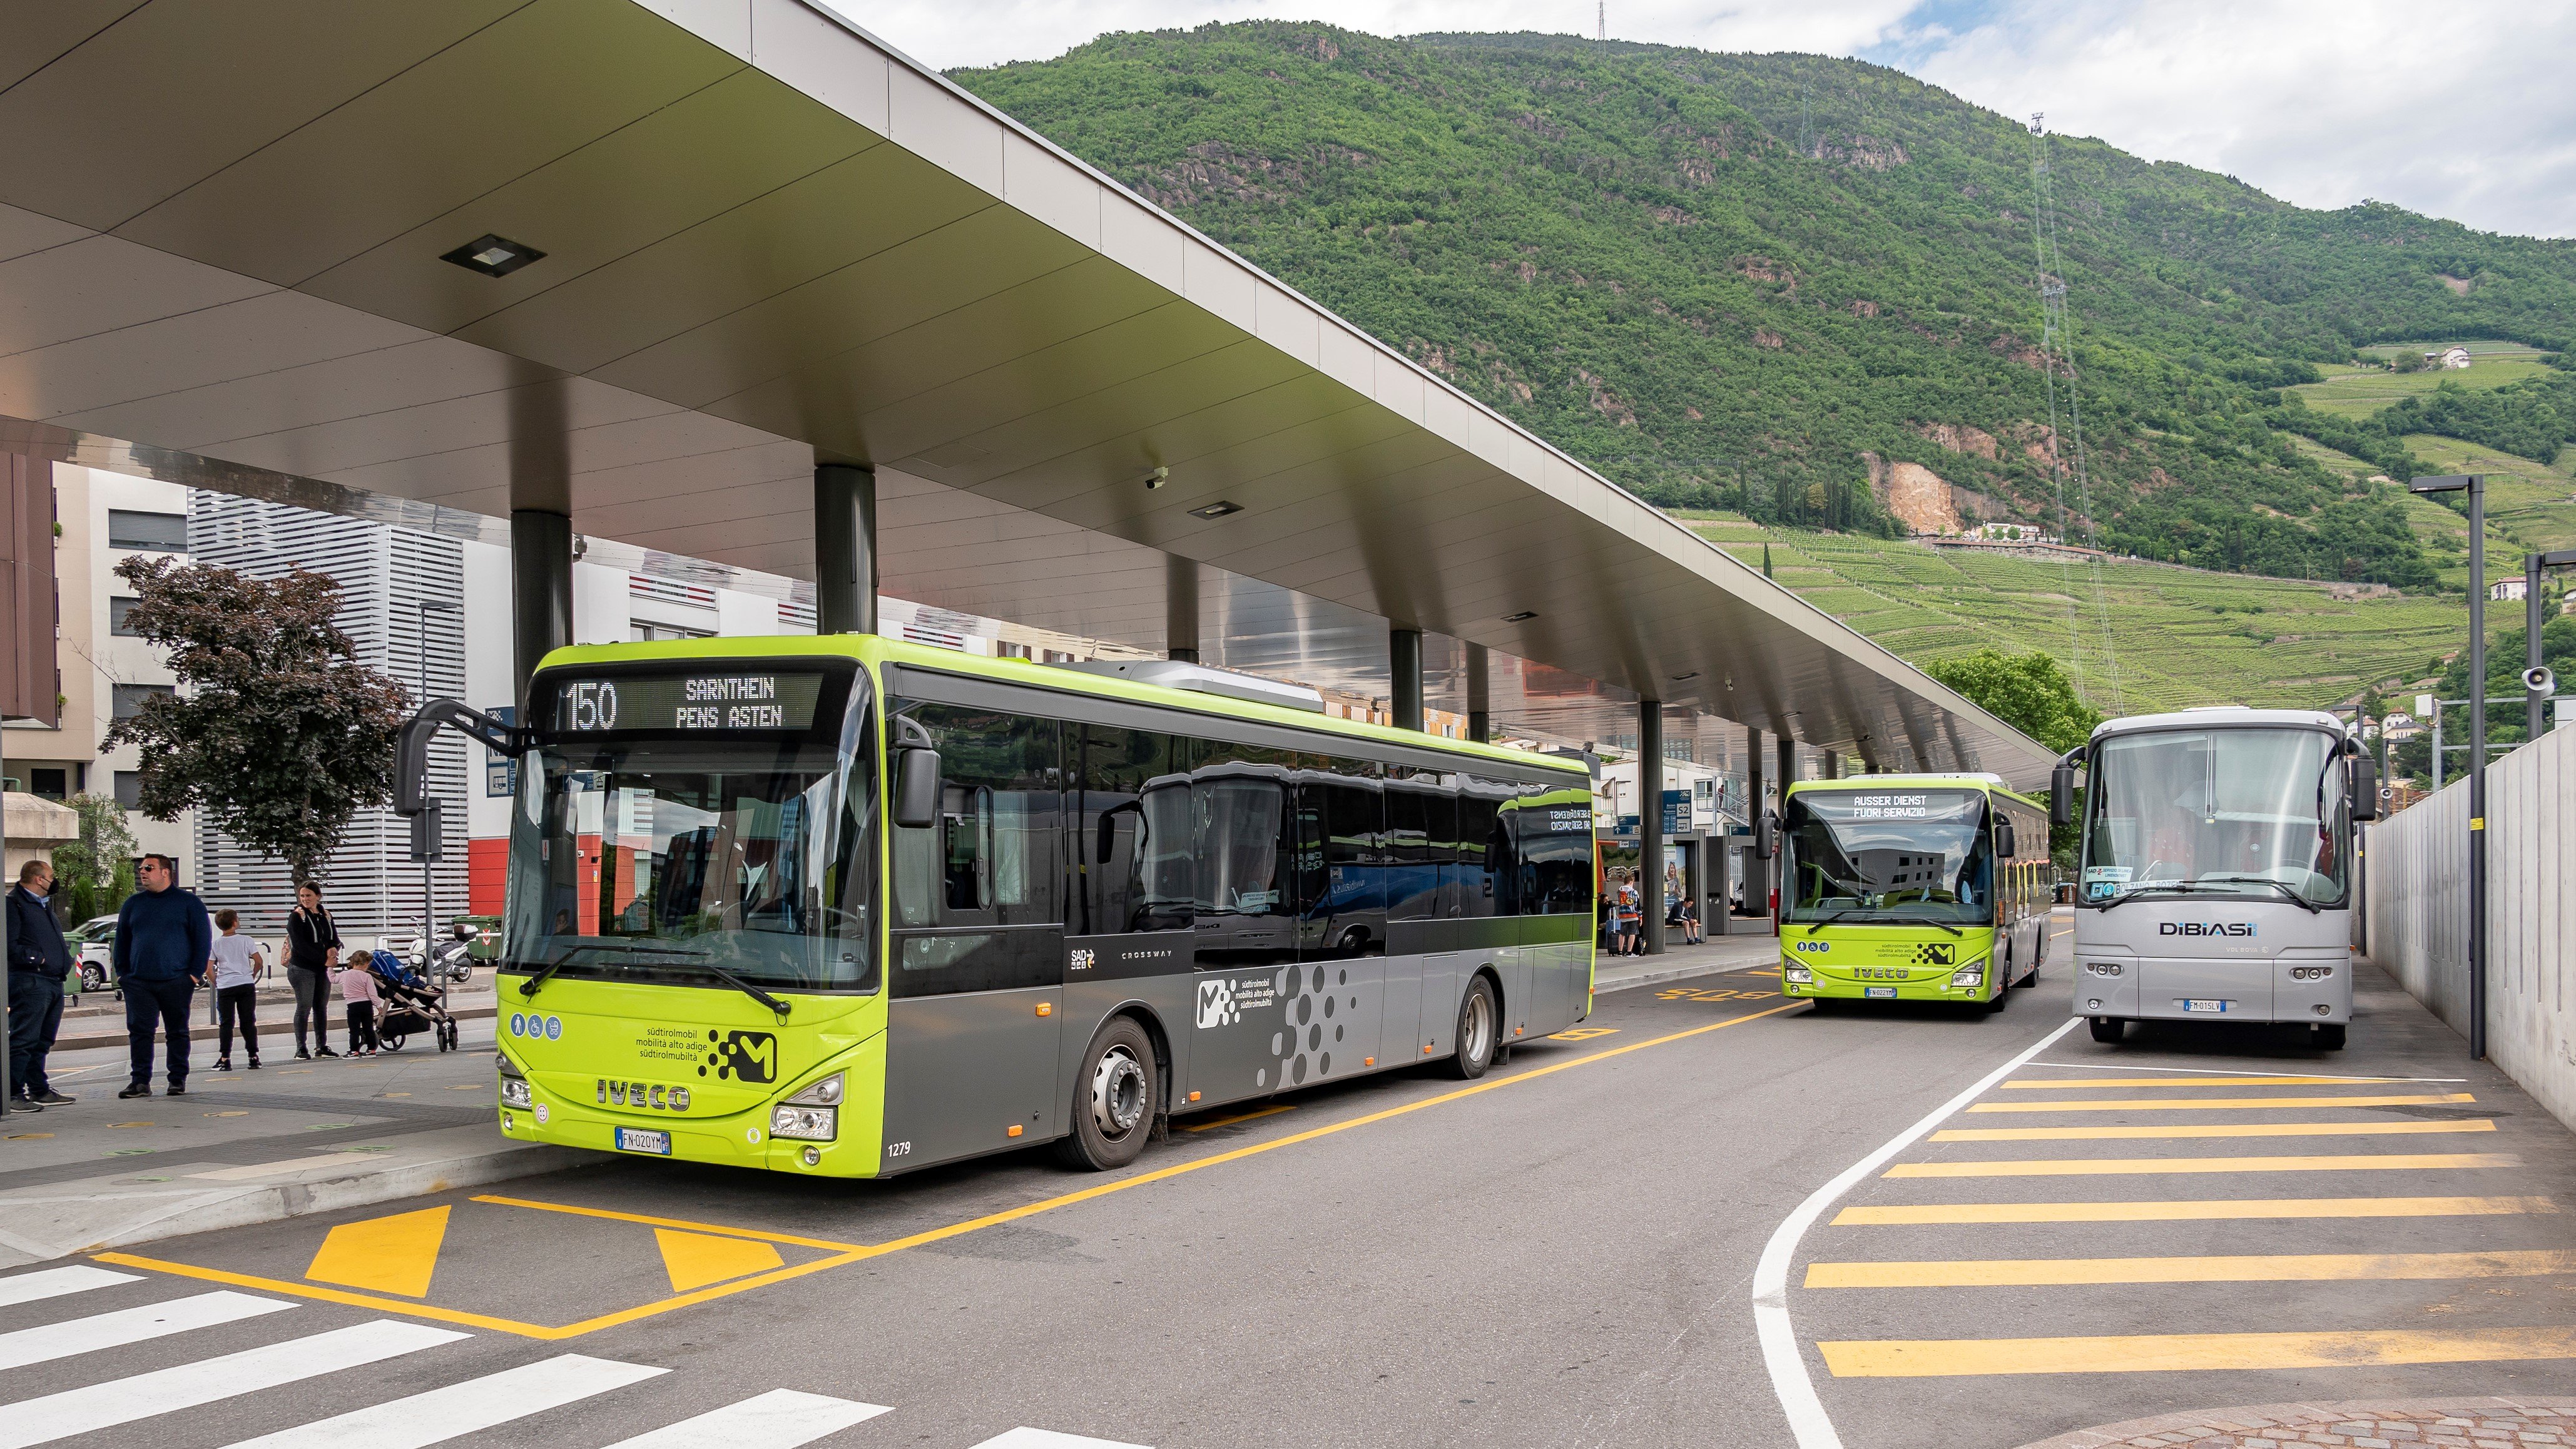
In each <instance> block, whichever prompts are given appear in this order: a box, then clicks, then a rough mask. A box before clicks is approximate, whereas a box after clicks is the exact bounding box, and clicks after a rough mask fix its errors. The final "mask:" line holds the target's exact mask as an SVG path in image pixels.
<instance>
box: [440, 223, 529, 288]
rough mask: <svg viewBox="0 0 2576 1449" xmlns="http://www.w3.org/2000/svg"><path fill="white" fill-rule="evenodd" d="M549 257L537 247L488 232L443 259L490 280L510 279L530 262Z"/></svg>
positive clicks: (441, 258)
mask: <svg viewBox="0 0 2576 1449" xmlns="http://www.w3.org/2000/svg"><path fill="white" fill-rule="evenodd" d="M545 255H546V254H545V253H544V252H541V251H538V250H537V249H536V248H535V247H532V246H527V245H525V244H523V243H520V242H514V241H512V240H510V239H509V238H508V237H505V236H494V235H493V234H492V233H490V232H485V233H484V234H483V235H481V236H478V237H476V238H475V239H474V240H472V241H470V242H467V243H466V244H465V245H463V246H461V247H458V248H457V249H456V250H454V251H452V252H449V253H448V254H447V255H445V256H443V257H440V258H439V260H440V261H442V262H454V263H455V264H456V265H458V266H460V267H463V268H465V269H466V270H467V271H469V272H481V273H482V274H483V275H485V276H487V277H506V276H508V275H510V274H511V273H512V272H515V271H517V270H518V269H519V268H521V267H524V266H526V265H527V264H528V263H530V262H535V261H543V260H544V259H545Z"/></svg>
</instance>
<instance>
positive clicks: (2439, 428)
mask: <svg viewBox="0 0 2576 1449" xmlns="http://www.w3.org/2000/svg"><path fill="white" fill-rule="evenodd" d="M2371 421H2372V422H2374V423H2376V424H2378V426H2379V428H2380V430H2381V431H2382V432H2385V433H2387V434H2390V435H2392V436H2395V435H2402V434H2405V433H2438V434H2440V435H2442V436H2443V437H2446V438H2459V439H2463V440H2465V441H2467V442H2472V443H2483V444H2485V445H2486V446H2487V447H2490V448H2501V449H2503V450H2504V451H2505V452H2508V453H2518V454H2520V455H2522V456H2523V457H2525V458H2531V459H2535V460H2537V461H2539V462H2543V463H2547V462H2552V461H2554V460H2556V458H2557V457H2558V450H2559V449H2560V448H2563V447H2565V446H2567V445H2568V444H2569V443H2576V376H2563V375H2562V376H2558V377H2537V378H2533V379H2532V380H2530V381H2529V382H2509V383H2506V384H2505V385H2504V386H2502V387H2499V388H2493V389H2489V390H2486V391H2480V392H2472V391H2470V390H2469V389H2467V388H2464V387H2462V386H2460V385H2459V384H2458V383H2456V382H2444V383H2442V384H2441V385H2440V386H2439V387H2436V388H2435V389H2434V390H2433V391H2432V392H2430V393H2427V394H2425V395H2423V396H2420V397H2405V398H2399V399H2398V400H2397V401H2396V402H2394V403H2392V404H2390V405H2389V406H2387V407H2385V408H2382V409H2381V410H2380V411H2379V413H2378V415H2377V416H2376V417H2374V418H2372V419H2371ZM2392 476H2394V475H2392Z"/></svg>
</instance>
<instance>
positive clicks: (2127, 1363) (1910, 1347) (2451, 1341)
mask: <svg viewBox="0 0 2576 1449" xmlns="http://www.w3.org/2000/svg"><path fill="white" fill-rule="evenodd" d="M1816 1348H1817V1350H1818V1351H1819V1352H1821V1353H1822V1354H1823V1355H1824V1358H1825V1367H1827V1368H1829V1369H1831V1370H1832V1371H1833V1374H1834V1377H1836V1378H1931V1377H1948V1376H1955V1375H1962V1374H2087V1373H2089V1374H2100V1373H2165V1372H2174V1371H2179V1370H2189V1369H2240V1370H2241V1369H2308V1368H2383V1367H2389V1366H2393V1365H2399V1364H2433V1363H2510V1362H2530V1361H2532V1360H2537V1359H2563V1358H2576V1328H2470V1329H2439V1330H2425V1329H2404V1328H2386V1329H2348V1330H2344V1331H2341V1332H2334V1333H2155V1334H2135V1335H2124V1336H2117V1337H2101V1338H1959V1339H1876V1340H1860V1341H1855V1342H1841V1343H1819V1344H1817V1345H1816Z"/></svg>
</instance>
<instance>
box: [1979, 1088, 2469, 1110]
mask: <svg viewBox="0 0 2576 1449" xmlns="http://www.w3.org/2000/svg"><path fill="white" fill-rule="evenodd" d="M2476 1100H2477V1098H2475V1097H2473V1096H2471V1095H2469V1094H2468V1093H2466V1092H2425V1093H2420V1094H2417V1095H2414V1096H2406V1097H2200V1098H2193V1099H2185V1100H2180V1101H2177V1100H2175V1099H2174V1098H2171V1097H2104V1098H2101V1099H2099V1100H2095V1101H2085V1102H1979V1103H1977V1104H1975V1105H1974V1106H1972V1107H1970V1108H1969V1109H1968V1110H1969V1111H1971V1112H2202V1111H2210V1110H2213V1109H2233V1108H2240V1107H2268V1108H2280V1107H2431V1106H2438V1105H2441V1104H2444V1103H2450V1102H2474V1101H2476Z"/></svg>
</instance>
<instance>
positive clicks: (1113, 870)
mask: <svg viewBox="0 0 2576 1449" xmlns="http://www.w3.org/2000/svg"><path fill="white" fill-rule="evenodd" d="M1071 728H1072V729H1073V730H1074V731H1075V739H1076V741H1077V743H1078V749H1079V752H1080V759H1079V760H1078V761H1077V763H1076V769H1077V771H1078V785H1079V788H1080V790H1081V792H1082V793H1081V796H1080V799H1081V807H1080V810H1079V813H1078V815H1077V817H1076V819H1075V820H1074V830H1073V852H1074V858H1075V863H1076V866H1077V873H1076V876H1075V879H1076V881H1077V882H1078V885H1077V889H1078V890H1079V891H1080V892H1081V906H1082V912H1081V913H1080V914H1078V916H1077V919H1076V921H1075V929H1076V930H1078V931H1081V932H1083V933H1086V934H1099V935H1110V934H1116V933H1120V932H1126V931H1168V930H1185V929H1187V928H1188V926H1189V924H1190V901H1189V897H1190V788H1189V777H1188V776H1187V775H1185V774H1181V773H1179V772H1180V771H1182V770H1183V769H1185V768H1186V766H1185V765H1184V764H1182V763H1180V762H1178V761H1176V760H1175V759H1174V758H1173V740H1172V737H1171V736H1169V735H1165V734H1160V733H1157V732H1155V731H1151V730H1130V729H1119V728H1116V727H1113V726H1110V725H1075V726H1072V727H1071Z"/></svg>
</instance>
